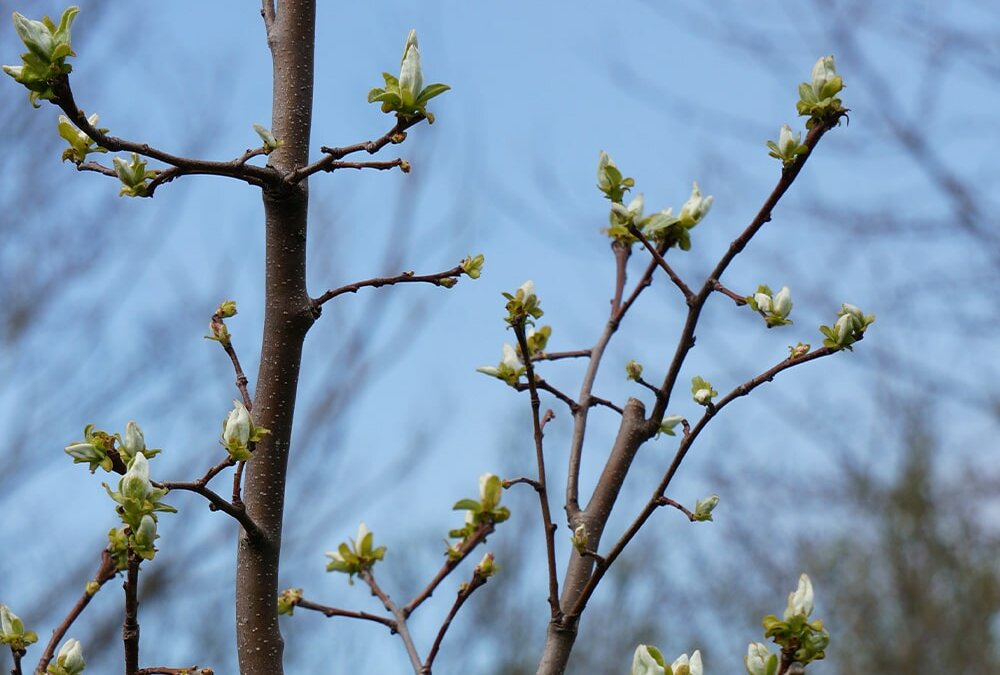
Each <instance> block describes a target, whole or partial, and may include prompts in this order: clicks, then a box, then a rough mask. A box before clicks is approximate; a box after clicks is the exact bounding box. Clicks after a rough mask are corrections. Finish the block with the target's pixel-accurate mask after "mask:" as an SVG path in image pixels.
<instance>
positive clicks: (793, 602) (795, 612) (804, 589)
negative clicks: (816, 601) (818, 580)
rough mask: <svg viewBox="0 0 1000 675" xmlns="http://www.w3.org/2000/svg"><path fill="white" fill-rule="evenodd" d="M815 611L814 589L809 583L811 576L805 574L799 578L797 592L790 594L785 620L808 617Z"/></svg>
mask: <svg viewBox="0 0 1000 675" xmlns="http://www.w3.org/2000/svg"><path fill="white" fill-rule="evenodd" d="M812 611H813V587H812V582H811V581H809V576H808V575H806V574H803V575H802V576H800V577H799V587H798V588H796V589H795V592H793V593H789V594H788V606H787V607H786V608H785V620H786V621H787V620H788V619H790V618H792V617H793V616H800V615H801V616H805V617H808V616H809V615H810V614H812Z"/></svg>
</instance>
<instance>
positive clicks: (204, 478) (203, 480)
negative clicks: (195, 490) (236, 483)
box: [195, 457, 236, 486]
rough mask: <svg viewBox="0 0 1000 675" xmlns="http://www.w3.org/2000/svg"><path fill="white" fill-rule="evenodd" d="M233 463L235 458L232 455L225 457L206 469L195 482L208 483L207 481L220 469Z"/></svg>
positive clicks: (226, 467)
mask: <svg viewBox="0 0 1000 675" xmlns="http://www.w3.org/2000/svg"><path fill="white" fill-rule="evenodd" d="M234 464H236V460H235V459H233V458H232V457H226V458H225V459H224V460H222V461H221V462H219V463H218V464H216V465H215V466H213V467H212V468H210V469H209V470H208V471H206V472H205V475H204V476H202V477H201V478H199V479H198V480H196V481H195V483H197V484H198V485H201V486H205V485H208V482H209V481H210V480H212V479H213V478H215V477H216V476H217V475H218V474H219V472H220V471H223V470H225V469H228V468H229V467H231V466H233V465H234Z"/></svg>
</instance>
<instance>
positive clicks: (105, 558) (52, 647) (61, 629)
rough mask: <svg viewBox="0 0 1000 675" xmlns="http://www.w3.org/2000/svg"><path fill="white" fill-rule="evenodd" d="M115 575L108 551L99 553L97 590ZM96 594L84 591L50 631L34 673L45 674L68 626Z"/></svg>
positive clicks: (112, 561)
mask: <svg viewBox="0 0 1000 675" xmlns="http://www.w3.org/2000/svg"><path fill="white" fill-rule="evenodd" d="M117 573H118V570H117V568H116V567H115V561H114V559H113V558H112V557H111V554H110V553H109V552H108V550H107V549H104V550H103V551H101V565H100V567H98V568H97V573H96V574H95V575H94V579H93V581H94V582H95V583H96V584H97V588H98V590H100V588H101V587H102V586H104V584H106V583H108V582H109V581H111V580H112V579H114V578H115V575H116V574H117ZM96 593H97V591H96V590H95V591H94V593H88V592H86V591H84V593H83V595H82V596H80V598H79V599H78V600H77V601H76V604H75V605H73V609H71V610H70V611H69V614H67V615H66V618H65V619H63V620H62V623H60V624H59V625H58V626H57V627H56V629H55V630H54V631H52V637H51V638H50V639H49V643H48V644H47V645H46V646H45V651H44V652H42V658H40V659H39V660H38V666H37V667H36V668H35V672H36V673H43V672H45V670H46V668H48V665H49V663H50V662H51V661H52V657H53V656H55V653H56V647H58V646H59V643H60V642H61V641H62V639H63V637H65V635H66V632H67V631H68V630H69V628H70V626H72V625H73V622H74V621H76V619H77V617H79V616H80V615H81V614H82V613H83V610H84V609H86V607H87V605H89V604H90V601H91V599H92V598H93V597H94V595H96Z"/></svg>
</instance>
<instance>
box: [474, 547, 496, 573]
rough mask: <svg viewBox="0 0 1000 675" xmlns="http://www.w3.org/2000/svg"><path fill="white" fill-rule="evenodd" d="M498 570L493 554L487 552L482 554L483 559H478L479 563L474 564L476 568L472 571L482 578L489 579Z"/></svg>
mask: <svg viewBox="0 0 1000 675" xmlns="http://www.w3.org/2000/svg"><path fill="white" fill-rule="evenodd" d="M499 570H500V568H499V567H498V566H497V564H496V562H495V558H494V556H493V554H492V553H487V554H486V555H484V556H483V559H482V560H480V561H479V564H478V565H476V569H475V570H474V571H473V574H475V575H476V576H478V577H482V578H483V579H489V578H490V577H492V576H493V575H494V574H496V573H497V572H498V571H499Z"/></svg>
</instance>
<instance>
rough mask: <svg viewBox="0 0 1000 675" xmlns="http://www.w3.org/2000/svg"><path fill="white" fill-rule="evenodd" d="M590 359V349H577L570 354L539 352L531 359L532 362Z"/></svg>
mask: <svg viewBox="0 0 1000 675" xmlns="http://www.w3.org/2000/svg"><path fill="white" fill-rule="evenodd" d="M582 358H588V359H589V358H590V350H589V349H577V350H574V351H570V352H538V353H537V354H535V355H534V356H532V357H531V360H532V361H558V360H560V359H582Z"/></svg>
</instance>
